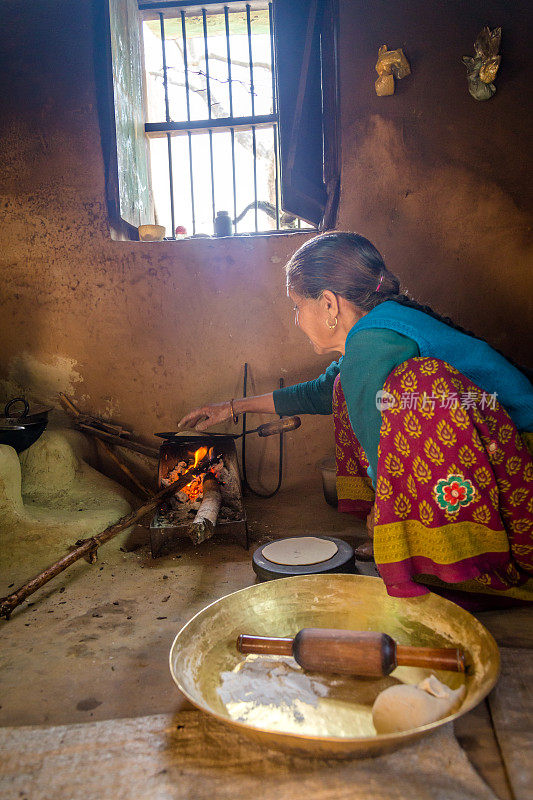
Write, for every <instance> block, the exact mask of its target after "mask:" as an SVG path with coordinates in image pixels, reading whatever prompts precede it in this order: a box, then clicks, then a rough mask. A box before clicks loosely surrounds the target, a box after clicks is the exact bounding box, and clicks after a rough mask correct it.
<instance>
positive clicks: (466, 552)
mask: <svg viewBox="0 0 533 800" xmlns="http://www.w3.org/2000/svg"><path fill="white" fill-rule="evenodd" d="M507 552H509V539H508V536H507V533H506V532H505V531H504V530H501V531H494V530H491V529H490V528H487V527H486V526H485V525H480V524H479V523H477V522H468V521H467V522H456V523H452V524H450V525H443V526H441V527H440V528H426V526H425V525H423V524H422V523H421V522H418V521H417V520H405V521H403V522H393V523H392V524H388V525H376V526H375V527H374V556H375V559H376V561H377V562H378V563H379V564H392V563H395V562H397V561H404V560H405V559H407V558H415V557H417V556H421V557H425V558H429V559H431V560H432V561H433V562H435V563H436V564H454V563H455V562H457V561H462V560H463V559H466V558H474V557H476V556H481V555H483V554H484V553H507Z"/></svg>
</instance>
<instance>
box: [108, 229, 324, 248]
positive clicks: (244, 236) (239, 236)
mask: <svg viewBox="0 0 533 800" xmlns="http://www.w3.org/2000/svg"><path fill="white" fill-rule="evenodd" d="M318 233H319V231H318V230H317V229H316V228H297V229H295V230H282V231H257V232H255V231H254V232H252V233H235V234H232V235H231V236H207V235H200V236H181V237H179V238H170V237H167V238H165V239H160V240H159V241H154V242H149V241H141V240H140V239H139V238H138V237H137V238H130V237H123V236H121V237H117V236H111V239H112V240H113V241H120V242H129V243H131V244H143V245H156V244H168V243H170V242H174V243H178V242H215V241H224V242H227V241H228V240H232V239H234V240H237V241H239V240H244V241H248V240H250V239H258V238H266V239H277V238H279V237H285V236H287V237H291V236H295V235H302V236H303V235H308V234H312V235H314V236H316V235H317V234H318Z"/></svg>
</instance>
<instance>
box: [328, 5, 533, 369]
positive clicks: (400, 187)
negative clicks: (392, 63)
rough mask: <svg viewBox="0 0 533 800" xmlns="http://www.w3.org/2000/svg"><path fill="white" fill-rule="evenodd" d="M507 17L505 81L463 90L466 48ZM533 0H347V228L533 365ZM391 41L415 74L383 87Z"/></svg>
mask: <svg viewBox="0 0 533 800" xmlns="http://www.w3.org/2000/svg"><path fill="white" fill-rule="evenodd" d="M487 24H488V25H490V26H491V28H494V27H496V26H499V25H501V26H502V27H503V37H502V48H501V53H502V65H501V68H500V71H499V73H498V76H497V79H496V85H497V92H496V94H495V95H494V97H493V98H492V99H491V100H489V101H486V102H478V101H476V100H474V99H473V98H472V97H471V96H470V95H469V93H468V91H467V84H466V77H465V76H466V69H465V67H464V65H463V63H462V61H461V56H463V55H472V54H473V43H474V40H475V38H476V36H477V34H478V33H479V31H480V30H481V28H482V27H483V26H484V25H487ZM532 24H533V5H532V4H531V3H530V2H526V0H517V2H513V3H508V2H505V0H483V2H475V1H474V0H470V2H466V3H465V2H464V0H447V2H445V3H443V2H427V0H411V1H410V2H409V3H390V2H386V1H385V0H375V1H374V2H372V3H367V2H362V0H341V61H342V70H341V80H342V83H341V99H342V145H343V167H344V174H343V181H342V196H341V203H340V217H339V227H341V228H348V229H355V230H358V231H359V232H360V233H362V234H364V235H365V236H367V237H368V238H370V239H371V240H372V241H374V242H375V243H376V245H377V246H378V248H379V249H380V250H381V252H382V253H383V255H384V256H385V259H386V261H387V263H388V264H389V267H390V268H391V269H392V270H393V271H394V272H396V273H397V274H398V275H399V276H400V277H401V279H402V281H403V283H404V285H405V287H406V288H408V289H409V290H410V291H411V292H412V294H413V296H415V297H416V298H417V299H420V300H422V301H424V302H427V303H430V304H432V305H434V307H435V308H436V309H437V310H439V311H440V312H442V313H446V314H448V315H450V316H453V317H454V318H455V319H456V320H457V321H458V322H459V323H460V324H462V325H463V326H465V327H467V328H469V329H470V330H473V331H474V332H476V333H477V334H479V335H482V336H485V337H486V338H487V339H488V340H489V341H490V342H491V343H492V344H494V345H495V346H497V347H500V348H501V349H502V350H504V351H505V352H506V353H507V354H509V355H513V354H514V355H515V356H516V358H517V359H518V360H522V361H523V362H524V363H529V364H530V365H531V364H532V363H533V354H532V343H533V340H532V337H531V321H532V319H533V300H532V291H531V290H532V288H533V287H532V280H531V261H532V254H533V250H532V236H531V225H532V210H533V183H532V180H531V178H532V174H531V173H532V170H531V166H532V159H531V147H530V140H531V130H532V128H533V105H532V103H531V90H530V76H529V69H528V36H527V32H528V30H531V27H532ZM381 44H387V46H388V47H389V48H390V49H394V48H396V47H402V48H403V49H404V52H405V54H406V55H407V57H408V59H409V60H410V63H411V68H412V74H411V76H409V77H407V78H404V79H403V80H402V81H397V83H396V92H395V94H394V96H392V97H378V96H377V95H376V94H375V91H374V80H375V78H376V73H375V71H374V66H375V63H376V59H377V51H378V48H379V46H380V45H381Z"/></svg>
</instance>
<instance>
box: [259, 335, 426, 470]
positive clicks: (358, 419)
mask: <svg viewBox="0 0 533 800" xmlns="http://www.w3.org/2000/svg"><path fill="white" fill-rule="evenodd" d="M418 355H420V352H419V350H418V346H417V344H416V342H414V341H413V340H412V339H409V338H407V337H406V336H403V335H402V334H400V333H396V332H395V331H390V330H385V329H376V330H367V331H361V332H360V333H357V336H351V337H350V339H349V340H347V342H346V353H345V355H344V356H343V357H341V358H340V359H339V361H334V362H333V363H332V364H330V365H329V367H328V368H327V370H326V371H325V372H324V373H323V374H322V375H320V376H319V377H318V378H316V379H315V380H313V381H307V382H305V383H297V384H296V385H295V386H287V387H285V388H284V389H276V390H275V392H274V406H275V409H276V413H277V414H282V415H284V416H285V415H288V416H290V415H292V414H331V412H332V409H331V403H332V395H333V382H334V380H335V378H336V377H337V375H338V374H339V372H340V376H341V384H342V389H343V392H344V397H345V398H346V405H347V407H348V416H349V418H350V424H351V426H352V428H353V430H354V432H355V435H356V436H357V438H358V440H359V442H360V443H361V445H362V447H363V450H364V451H365V453H366V457H367V459H368V463H369V464H370V468H369V470H368V474H369V476H370V477H371V479H372V482H373V483H375V476H376V474H377V464H378V444H379V431H380V427H381V413H380V411H378V409H377V407H376V392H378V391H379V390H380V389H382V388H383V384H384V383H385V381H386V379H387V377H388V375H389V373H390V372H392V370H393V369H394V368H395V367H397V366H398V364H401V363H402V362H403V361H407V359H408V358H414V357H415V356H418Z"/></svg>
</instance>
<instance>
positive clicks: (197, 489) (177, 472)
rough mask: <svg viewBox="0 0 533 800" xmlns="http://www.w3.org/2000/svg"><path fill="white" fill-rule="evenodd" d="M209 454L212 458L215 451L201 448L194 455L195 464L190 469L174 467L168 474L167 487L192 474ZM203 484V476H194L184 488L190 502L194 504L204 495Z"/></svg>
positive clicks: (183, 490)
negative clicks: (189, 473)
mask: <svg viewBox="0 0 533 800" xmlns="http://www.w3.org/2000/svg"><path fill="white" fill-rule="evenodd" d="M208 453H209V454H210V455H211V456H212V455H213V449H212V448H211V449H208V448H207V447H199V448H198V450H196V452H195V453H194V460H193V463H192V464H191V465H190V466H189V467H187V469H183V468H182V467H174V469H172V470H171V471H170V472H169V473H168V475H167V478H166V482H167V483H166V485H170V483H174V481H176V480H178V478H180V477H183V475H186V474H187V473H188V472H192V470H193V469H195V468H196V467H197V466H198V464H199V463H200V461H202V459H204V458H205V457H206V456H207V454H208ZM203 484H204V478H203V475H192V476H191V480H190V481H189V483H188V484H187V485H186V486H183V487H182V489H181V491H182V492H183V493H184V494H185V495H187V497H188V498H189V500H191V501H192V502H194V501H195V500H197V499H198V497H199V496H200V495H201V494H202V491H203Z"/></svg>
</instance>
